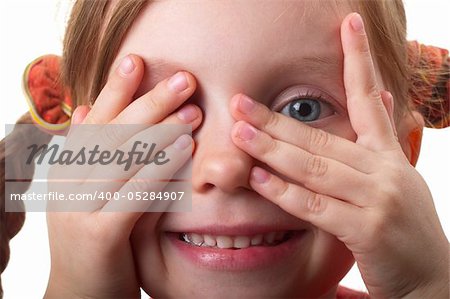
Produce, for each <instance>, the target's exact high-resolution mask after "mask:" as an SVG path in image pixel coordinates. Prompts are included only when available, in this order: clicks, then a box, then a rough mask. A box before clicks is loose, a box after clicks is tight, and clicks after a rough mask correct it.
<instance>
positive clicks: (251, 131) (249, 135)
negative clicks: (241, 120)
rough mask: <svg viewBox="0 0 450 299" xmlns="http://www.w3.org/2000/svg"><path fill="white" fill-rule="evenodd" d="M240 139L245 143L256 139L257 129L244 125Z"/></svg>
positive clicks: (240, 132)
mask: <svg viewBox="0 0 450 299" xmlns="http://www.w3.org/2000/svg"><path fill="white" fill-rule="evenodd" d="M238 134H239V138H241V139H242V140H244V141H249V140H252V139H253V138H255V136H256V129H255V128H254V127H253V126H251V125H249V124H243V125H242V126H241V128H240V129H239V133H238Z"/></svg>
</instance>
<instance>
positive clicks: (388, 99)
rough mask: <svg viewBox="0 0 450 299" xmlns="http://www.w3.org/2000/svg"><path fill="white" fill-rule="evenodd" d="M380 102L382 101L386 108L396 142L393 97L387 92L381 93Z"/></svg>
mask: <svg viewBox="0 0 450 299" xmlns="http://www.w3.org/2000/svg"><path fill="white" fill-rule="evenodd" d="M381 100H382V101H383V105H384V107H385V108H386V111H387V113H388V115H389V120H390V122H391V127H392V131H393V132H394V136H395V138H396V139H397V140H398V134H397V128H396V126H395V120H394V97H393V96H392V94H391V93H390V92H389V91H385V90H383V91H381Z"/></svg>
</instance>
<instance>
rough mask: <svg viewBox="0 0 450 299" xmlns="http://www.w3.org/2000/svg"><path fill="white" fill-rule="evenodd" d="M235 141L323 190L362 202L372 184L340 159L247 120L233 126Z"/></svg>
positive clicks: (296, 179) (291, 177) (292, 178)
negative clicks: (298, 144) (273, 134)
mask: <svg viewBox="0 0 450 299" xmlns="http://www.w3.org/2000/svg"><path fill="white" fill-rule="evenodd" d="M232 136H233V137H232V138H233V141H234V142H235V143H236V145H237V146H238V147H240V148H241V149H242V150H244V151H246V152H247V153H249V154H250V155H251V156H253V157H254V158H256V159H258V160H260V161H262V162H264V163H265V164H267V165H268V166H270V167H271V168H272V169H274V170H275V171H276V172H277V173H279V174H281V175H283V176H285V177H287V178H288V179H289V180H290V181H293V182H295V183H297V184H302V185H303V186H305V187H306V188H308V189H310V190H312V191H315V192H317V193H320V194H325V195H329V196H332V197H335V198H339V199H341V200H345V201H347V202H350V203H352V204H355V205H358V206H362V205H363V204H366V203H365V202H364V196H362V195H364V194H365V193H366V192H367V190H371V189H370V188H372V187H376V186H372V185H371V182H372V180H371V178H370V177H369V175H367V174H365V173H362V172H359V171H357V170H355V169H353V168H351V167H349V166H347V165H345V164H342V163H340V162H338V161H335V160H332V159H329V158H325V157H321V156H317V155H314V154H311V153H308V152H306V151H304V150H302V149H300V148H298V147H296V146H294V145H292V144H289V143H285V142H282V141H279V140H275V139H273V138H272V137H271V136H270V135H268V134H267V133H265V132H262V131H258V130H256V129H255V128H254V127H252V126H250V125H249V124H247V123H245V122H242V121H240V122H238V123H237V124H236V126H235V127H234V128H233V134H232Z"/></svg>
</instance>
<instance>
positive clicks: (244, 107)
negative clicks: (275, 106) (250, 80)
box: [239, 96, 256, 114]
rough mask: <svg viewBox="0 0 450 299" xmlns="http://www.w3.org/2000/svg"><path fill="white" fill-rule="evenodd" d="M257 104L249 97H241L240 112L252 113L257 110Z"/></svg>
mask: <svg viewBox="0 0 450 299" xmlns="http://www.w3.org/2000/svg"><path fill="white" fill-rule="evenodd" d="M255 107H256V105H255V102H254V101H253V100H252V99H250V98H249V97H247V96H241V98H240V100H239V110H240V111H241V112H243V113H245V114H249V113H251V112H252V111H253V110H254V109H255Z"/></svg>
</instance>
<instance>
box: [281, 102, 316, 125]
mask: <svg viewBox="0 0 450 299" xmlns="http://www.w3.org/2000/svg"><path fill="white" fill-rule="evenodd" d="M321 110H322V109H321V107H320V103H319V102H318V101H317V100H308V99H300V100H294V101H292V102H290V103H289V104H287V105H286V106H284V108H283V109H282V110H281V113H282V114H285V115H287V116H290V117H293V118H295V119H297V120H299V121H304V122H308V121H314V120H317V119H318V118H319V116H320V112H321Z"/></svg>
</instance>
